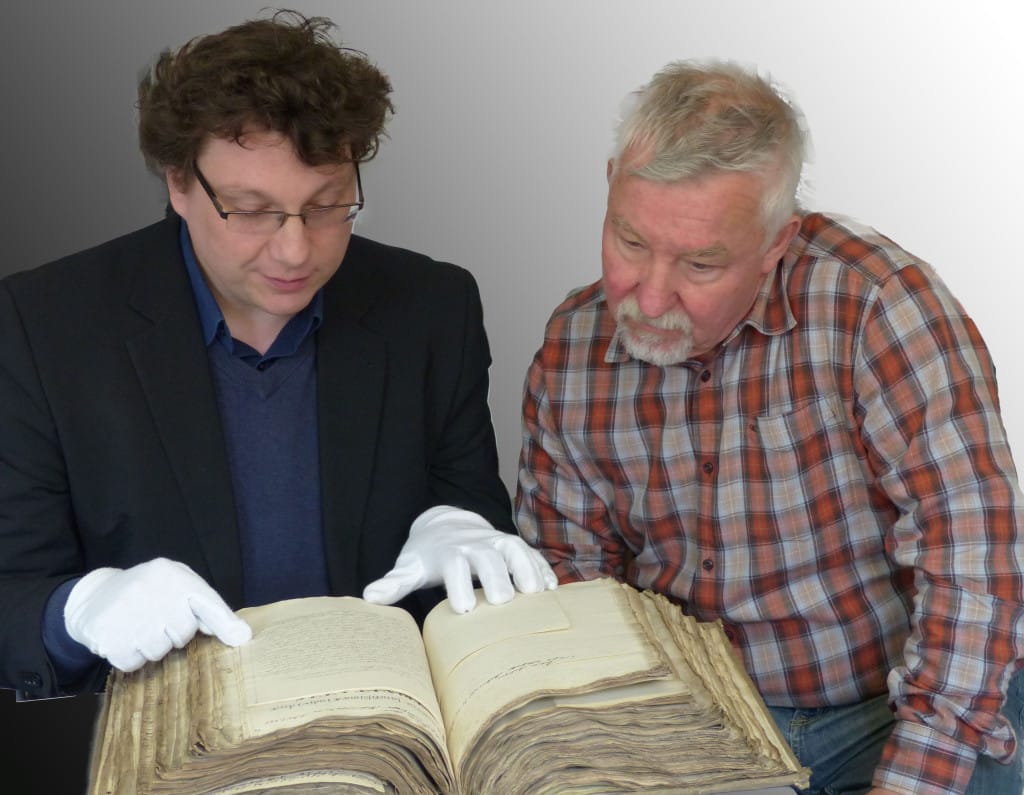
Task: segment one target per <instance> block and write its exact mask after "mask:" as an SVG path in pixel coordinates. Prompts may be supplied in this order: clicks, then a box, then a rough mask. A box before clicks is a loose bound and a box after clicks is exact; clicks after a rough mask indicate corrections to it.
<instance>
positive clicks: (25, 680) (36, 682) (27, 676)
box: [21, 671, 43, 690]
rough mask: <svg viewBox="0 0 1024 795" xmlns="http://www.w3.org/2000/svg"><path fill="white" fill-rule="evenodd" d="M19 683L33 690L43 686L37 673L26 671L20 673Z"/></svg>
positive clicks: (41, 679)
mask: <svg viewBox="0 0 1024 795" xmlns="http://www.w3.org/2000/svg"><path fill="white" fill-rule="evenodd" d="M21 683H22V684H23V685H24V686H25V687H27V688H28V689H29V690H35V689H37V688H39V687H42V686H43V677H41V676H40V675H39V674H36V673H30V672H28V671H26V672H24V673H22V675H21Z"/></svg>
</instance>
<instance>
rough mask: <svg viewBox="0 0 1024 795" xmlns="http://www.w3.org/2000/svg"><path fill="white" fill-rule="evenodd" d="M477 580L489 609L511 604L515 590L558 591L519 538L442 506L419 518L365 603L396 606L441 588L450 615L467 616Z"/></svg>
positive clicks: (532, 551) (554, 580) (474, 516)
mask: <svg viewBox="0 0 1024 795" xmlns="http://www.w3.org/2000/svg"><path fill="white" fill-rule="evenodd" d="M474 576H476V578H477V579H478V580H479V581H480V585H481V587H482V588H483V590H484V596H485V597H486V598H487V601H488V602H490V603H491V604H502V603H503V602H507V601H509V600H510V599H511V598H512V597H513V596H515V592H516V590H517V589H518V590H519V591H522V592H523V593H534V592H537V591H543V590H544V589H552V588H555V587H557V585H558V578H557V577H556V576H555V573H554V572H553V571H552V570H551V566H549V565H548V563H547V561H546V560H544V557H543V555H541V554H540V552H538V551H537V550H536V549H534V548H533V547H530V546H529V545H527V543H526V542H525V541H523V540H522V539H521V538H520V537H519V536H516V535H512V534H510V533H502V532H501V531H499V530H495V529H494V527H492V526H491V524H490V523H489V522H488V521H487V520H486V519H484V518H483V517H482V516H480V515H479V514H476V513H473V512H472V511H464V510H461V509H459V508H453V507H451V506H449V505H438V506H436V507H434V508H430V509H429V510H427V511H424V512H423V513H422V514H420V515H419V517H417V519H416V521H415V522H413V524H412V527H411V528H410V530H409V540H408V541H406V543H405V546H403V547H402V551H401V553H400V554H399V556H398V560H397V561H396V562H395V566H394V568H393V569H391V571H389V572H388V573H387V574H385V575H384V576H383V577H381V578H380V579H379V580H376V581H375V582H372V583H370V584H369V585H367V586H366V588H365V589H364V591H363V598H364V599H366V601H368V602H375V603H377V604H394V603H395V602H397V601H398V600H399V599H401V598H403V597H404V596H406V595H407V594H409V593H411V592H412V591H415V590H416V589H418V588H425V587H428V586H432V585H440V584H442V583H443V584H444V587H445V590H446V591H447V592H448V603H449V604H450V605H451V607H452V609H453V610H454V611H455V612H456V613H468V612H469V611H470V610H472V609H473V608H474V607H475V606H476V596H475V594H474V593H473V577H474Z"/></svg>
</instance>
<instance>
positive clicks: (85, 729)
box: [0, 690, 101, 795]
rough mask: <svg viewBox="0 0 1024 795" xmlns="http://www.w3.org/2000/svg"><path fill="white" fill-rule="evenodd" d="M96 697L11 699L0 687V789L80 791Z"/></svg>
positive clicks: (79, 794) (55, 793) (61, 794)
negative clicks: (33, 699)
mask: <svg viewBox="0 0 1024 795" xmlns="http://www.w3.org/2000/svg"><path fill="white" fill-rule="evenodd" d="M100 699H101V696H98V695H84V696H75V697H74V698H55V699H47V700H44V701H22V702H16V701H15V700H14V691H13V690H0V792H9V793H12V794H13V793H15V792H17V793H19V795H22V794H24V795H36V793H38V794H39V795H83V793H84V792H85V787H86V784H87V783H88V782H87V774H88V770H89V749H90V747H91V745H92V729H93V723H94V722H95V720H96V713H97V712H98V711H99V706H100ZM12 785H13V787H14V788H13V789H12V788H11V787H12Z"/></svg>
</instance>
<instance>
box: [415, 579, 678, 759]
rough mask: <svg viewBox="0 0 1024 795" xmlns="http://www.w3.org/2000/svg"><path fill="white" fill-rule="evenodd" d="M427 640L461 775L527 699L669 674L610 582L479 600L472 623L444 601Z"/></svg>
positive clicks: (428, 629)
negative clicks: (485, 736)
mask: <svg viewBox="0 0 1024 795" xmlns="http://www.w3.org/2000/svg"><path fill="white" fill-rule="evenodd" d="M423 634H424V645H425V647H426V649H427V655H428V657H429V658H430V665H431V671H432V674H433V678H434V689H435V690H436V692H437V696H438V700H439V701H440V703H441V711H442V714H443V715H444V719H445V728H446V730H447V732H448V750H449V752H450V753H451V758H452V761H453V763H454V766H455V769H456V770H458V769H459V768H460V761H461V759H462V758H463V756H464V755H465V754H466V752H467V751H468V749H470V748H472V745H473V741H474V738H475V737H476V736H477V735H478V734H479V733H480V732H481V731H482V730H483V729H484V728H485V727H486V725H487V724H488V723H489V722H491V721H492V720H494V719H495V718H496V717H497V716H500V715H502V714H504V713H505V712H506V711H507V710H509V709H512V708H515V707H516V706H519V705H520V704H522V703H524V702H525V701H527V700H528V699H531V698H536V697H537V696H539V695H543V694H545V693H566V692H573V691H583V690H587V689H591V688H596V687H604V686H607V685H609V684H611V683H614V682H621V683H628V682H631V681H638V680H640V679H644V678H650V677H652V676H659V675H664V674H667V673H668V668H667V666H666V664H665V661H664V659H663V658H662V656H661V655H660V653H659V652H658V650H657V649H656V648H655V647H654V646H653V645H652V644H651V643H650V642H649V641H648V640H647V638H646V637H644V635H643V633H642V632H641V631H640V629H639V628H638V625H637V622H636V618H635V617H634V614H633V611H632V609H631V608H630V606H629V602H628V600H627V598H626V595H625V593H624V592H623V590H622V586H620V585H619V584H617V583H615V582H613V581H611V580H594V581H590V582H586V583H576V584H574V585H573V586H572V587H571V588H559V589H557V590H554V591H544V592H542V593H537V594H521V595H518V596H516V598H515V599H513V600H512V601H511V602H508V603H506V604H503V605H491V604H488V603H487V602H486V601H485V600H484V599H483V598H481V599H480V602H479V603H478V605H477V607H476V609H475V610H474V611H473V612H472V613H469V614H466V615H455V614H454V613H452V611H451V608H450V607H449V606H448V604H447V603H446V602H442V603H441V604H440V605H438V606H437V607H436V608H435V609H434V610H433V611H432V612H431V613H430V615H429V616H428V617H427V621H426V623H425V624H424V633H423Z"/></svg>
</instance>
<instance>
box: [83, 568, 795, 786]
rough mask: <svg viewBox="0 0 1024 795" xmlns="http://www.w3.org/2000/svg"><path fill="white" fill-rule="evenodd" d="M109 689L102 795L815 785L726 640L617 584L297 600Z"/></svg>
mask: <svg viewBox="0 0 1024 795" xmlns="http://www.w3.org/2000/svg"><path fill="white" fill-rule="evenodd" d="M239 614H240V615H242V616H243V617H244V618H245V619H246V620H247V621H248V622H249V623H250V624H251V625H252V628H253V639H252V640H251V641H250V642H248V643H247V644H245V645H243V646H240V647H238V648H231V647H228V646H225V645H223V644H221V643H220V642H218V641H216V640H214V639H211V638H208V637H205V636H201V637H197V638H196V639H194V640H193V641H192V643H190V644H189V645H188V646H187V647H186V648H185V649H183V650H179V651H175V652H172V653H171V654H170V655H168V656H167V657H166V658H164V660H162V661H161V662H159V663H154V664H149V665H147V666H145V667H144V668H143V669H141V670H139V671H136V672H134V673H130V674H125V673H121V672H114V673H113V674H112V676H111V678H110V681H109V683H108V687H107V695H106V698H105V701H104V706H103V709H102V711H101V714H100V717H99V720H98V722H97V735H96V740H95V744H94V748H93V757H92V763H91V771H90V778H91V781H90V789H89V792H90V793H93V794H94V795H98V794H99V793H102V794H103V795H131V794H132V793H138V794H139V795H149V793H175V795H188V794H189V793H217V794H218V795H236V794H240V793H253V792H261V793H268V792H269V793H281V794H282V795H283V794H284V793H352V794H357V793H358V795H366V794H368V793H374V794H375V795H384V794H389V795H390V794H392V793H401V794H403V795H404V793H429V794H430V795H436V793H444V794H445V795H449V794H452V795H455V794H460V795H518V794H519V793H529V795H544V794H545V793H552V794H554V793H557V794H558V795H564V793H570V792H572V793H582V794H587V795H589V794H592V795H597V794H598V793H633V792H643V793H713V792H735V791H739V790H754V789H758V788H763V787H780V786H787V785H797V786H806V785H807V783H808V771H807V770H806V769H805V768H801V766H800V765H799V763H798V762H797V760H796V758H795V757H794V756H793V754H792V752H791V751H790V749H789V748H788V747H787V746H786V744H785V742H784V740H783V738H782V736H781V735H780V734H779V732H778V730H777V729H776V727H775V725H774V723H773V722H772V720H771V717H770V716H769V715H768V713H767V711H766V709H765V707H764V704H763V702H762V701H761V699H760V697H759V695H758V694H757V692H756V691H755V690H754V687H753V684H752V683H751V681H750V679H749V678H748V676H747V675H746V673H745V671H744V670H743V668H742V667H741V665H740V664H739V662H738V660H737V658H736V656H735V654H734V652H733V651H732V649H731V648H730V646H729V643H728V641H727V640H726V639H725V636H724V633H723V632H722V629H721V627H720V626H719V625H718V624H703V623H698V622H696V621H694V620H693V619H691V618H689V617H686V616H684V615H683V614H682V612H681V611H680V610H679V609H678V608H677V607H676V606H674V605H673V604H672V603H670V602H669V601H668V600H666V599H665V598H664V597H661V596H657V595H654V594H652V593H646V592H645V593H640V592H638V591H636V590H634V589H632V588H630V587H628V586H624V585H622V584H620V583H617V582H614V581H612V580H594V581H589V582H581V583H575V584H572V585H563V586H561V587H559V588H558V589H557V590H554V591H547V592H545V593H540V594H530V595H519V596H517V597H516V598H515V599H514V600H512V601H511V602H509V603H508V604H505V605H500V606H493V605H489V604H486V603H484V602H482V600H481V604H479V605H478V606H477V608H476V609H475V610H474V611H473V612H472V613H469V614H467V615H455V614H454V613H453V612H452V611H451V609H450V608H449V607H448V605H447V603H442V604H440V605H439V606H438V607H437V608H435V609H434V611H433V612H432V613H431V614H430V615H429V616H428V618H427V621H426V623H425V624H424V629H423V634H422V637H421V635H420V632H419V629H418V628H417V626H416V624H415V622H414V621H413V620H412V619H411V618H410V617H409V615H408V614H407V613H405V612H404V611H402V610H400V609H397V608H393V607H381V606H377V605H372V604H369V603H367V602H364V601H362V600H360V599H354V598H350V597H346V598H332V597H323V598H311V599H297V600H291V601H285V602H278V603H276V604H272V605H267V606H264V607H258V608H247V609H245V610H242V611H240V612H239Z"/></svg>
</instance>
